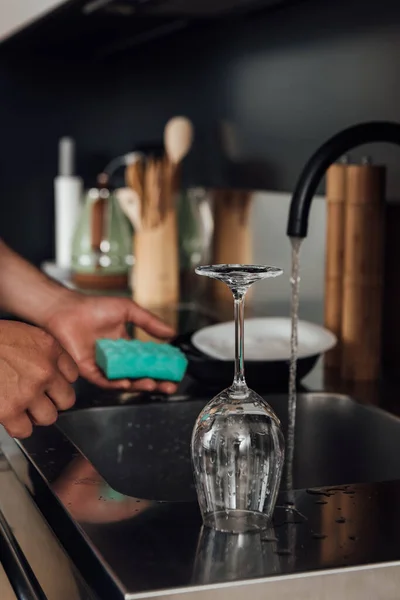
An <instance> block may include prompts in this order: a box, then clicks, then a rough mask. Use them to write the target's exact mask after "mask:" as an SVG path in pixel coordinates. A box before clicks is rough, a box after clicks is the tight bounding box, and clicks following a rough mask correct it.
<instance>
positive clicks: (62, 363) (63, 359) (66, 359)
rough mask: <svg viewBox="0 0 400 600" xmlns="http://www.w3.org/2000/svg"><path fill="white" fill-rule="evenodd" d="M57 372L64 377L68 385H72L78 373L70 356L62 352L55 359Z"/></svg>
mask: <svg viewBox="0 0 400 600" xmlns="http://www.w3.org/2000/svg"><path fill="white" fill-rule="evenodd" d="M57 366H58V369H59V371H60V372H61V373H62V374H63V375H64V377H65V379H66V380H67V381H69V383H74V382H75V381H76V380H77V379H78V375H79V371H78V367H77V365H76V363H75V361H74V360H73V359H72V358H71V356H70V355H69V354H68V353H67V352H65V351H63V352H62V353H61V354H60V356H59V357H58V359H57Z"/></svg>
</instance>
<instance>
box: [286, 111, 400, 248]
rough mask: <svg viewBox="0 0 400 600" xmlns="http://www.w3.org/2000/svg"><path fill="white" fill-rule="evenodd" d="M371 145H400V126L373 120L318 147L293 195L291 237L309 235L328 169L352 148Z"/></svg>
mask: <svg viewBox="0 0 400 600" xmlns="http://www.w3.org/2000/svg"><path fill="white" fill-rule="evenodd" d="M371 142H390V143H393V144H396V145H397V146H400V124H399V123H391V122H390V121H373V122H370V123H361V124H359V125H354V126H353V127H349V128H348V129H344V130H343V131H340V132H339V133H337V134H336V135H334V136H333V137H331V138H330V139H329V140H328V141H327V142H325V143H324V144H323V145H322V146H320V148H318V150H317V151H316V152H315V153H314V154H313V155H312V157H311V158H310V160H309V161H308V162H307V164H306V166H305V167H304V169H303V171H302V173H301V175H300V178H299V180H298V182H297V185H296V188H295V190H294V193H293V197H292V202H291V205H290V211H289V219H288V225H287V235H288V236H289V237H299V238H305V237H306V236H307V230H308V217H309V214H310V208H311V202H312V199H313V197H314V195H315V192H316V190H317V187H318V185H319V183H320V181H321V179H322V177H323V176H324V174H325V172H326V170H327V169H328V167H330V165H331V164H332V163H333V162H334V161H336V160H338V159H339V158H340V157H341V156H342V155H343V154H345V153H346V152H348V151H349V150H351V149H352V148H356V147H357V146H361V145H362V144H369V143H371Z"/></svg>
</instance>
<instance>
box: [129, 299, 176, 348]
mask: <svg viewBox="0 0 400 600" xmlns="http://www.w3.org/2000/svg"><path fill="white" fill-rule="evenodd" d="M127 302H128V303H129V304H128V318H129V320H130V321H132V323H134V324H135V325H137V326H138V327H140V328H141V329H143V330H144V331H146V332H147V333H149V334H150V335H153V336H154V337H158V338H163V339H168V338H171V337H173V336H174V335H175V331H174V330H173V329H172V328H171V327H170V326H169V325H166V323H163V322H162V321H161V320H160V319H159V318H158V317H156V316H155V315H153V314H152V313H151V312H149V311H148V310H145V309H144V308H142V307H141V306H139V305H138V304H136V303H135V302H132V301H131V300H127Z"/></svg>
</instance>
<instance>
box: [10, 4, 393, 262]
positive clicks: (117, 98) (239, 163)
mask: <svg viewBox="0 0 400 600" xmlns="http://www.w3.org/2000/svg"><path fill="white" fill-rule="evenodd" d="M101 43H102V40H101V39H99V44H101ZM17 54H18V53H16V51H15V48H13V47H12V46H11V47H9V48H8V49H7V47H5V48H4V50H3V52H1V51H0V89H1V105H0V123H1V132H2V155H1V159H0V192H1V195H2V202H1V203H0V223H1V230H0V232H1V235H2V236H4V238H5V239H6V240H7V241H8V242H9V243H10V244H11V245H12V246H13V247H15V248H16V249H17V250H19V251H20V252H22V253H23V254H24V255H25V256H26V257H28V258H29V259H30V260H32V261H34V262H35V263H37V264H38V263H39V262H40V261H42V260H43V259H46V258H51V257H52V256H53V247H54V244H53V178H54V176H55V174H56V169H57V142H58V139H59V137H60V136H62V135H72V136H73V137H75V138H76V140H77V144H78V170H79V172H80V173H81V174H82V175H83V176H84V177H85V182H86V183H87V184H88V185H90V184H91V183H92V182H93V179H94V176H95V174H96V172H97V171H99V170H100V169H101V168H103V167H104V164H105V162H106V161H107V160H108V159H109V158H111V157H113V156H115V155H117V154H119V153H123V152H127V151H129V150H131V149H132V148H133V147H134V146H135V144H137V143H138V142H140V141H148V140H152V141H153V140H160V139H161V137H162V131H163V126H164V124H165V122H166V121H167V119H168V118H169V117H170V116H172V115H174V114H186V115H187V116H189V117H190V118H192V119H193V121H194V123H195V127H196V144H195V148H194V151H193V153H192V154H191V156H190V157H189V159H188V160H187V163H186V165H185V180H186V182H187V183H191V184H203V185H221V184H223V183H225V184H230V185H237V186H244V187H251V188H264V189H276V190H291V189H292V188H293V186H294V183H295V181H296V178H297V176H298V173H299V170H300V169H301V167H302V165H303V164H304V162H305V160H306V159H307V158H308V156H309V155H310V153H311V152H312V151H313V150H314V149H315V148H316V146H317V145H319V144H320V143H321V142H322V141H324V139H325V138H326V137H328V136H330V135H331V134H333V133H335V132H336V131H338V130H340V129H341V128H343V127H346V126H348V125H351V124H354V123H356V122H360V121H364V120H372V119H389V120H398V121H399V120H400V78H399V73H400V5H399V3H398V2H395V1H391V0H381V2H379V3H375V4H374V5H372V4H371V5H370V4H369V3H367V2H365V0H363V1H361V0H347V1H344V0H337V1H336V2H330V1H328V0H319V1H318V0H306V1H304V2H301V3H298V4H297V3H295V4H294V5H293V6H287V7H284V8H282V9H280V10H276V11H273V12H269V13H265V15H263V14H262V13H260V14H257V15H254V16H251V17H250V16H249V17H243V18H241V19H240V20H238V19H232V20H227V21H221V22H217V23H214V24H213V25H207V26H205V25H203V26H198V27H196V28H190V29H188V30H185V31H181V32H179V33H176V34H175V35H173V36H169V37H168V38H165V39H163V40H159V41H156V42H153V43H152V44H147V45H141V46H136V47H134V48H132V49H131V50H129V52H125V53H123V54H118V55H116V56H115V57H114V58H113V59H108V60H107V61H103V62H91V61H89V60H87V57H85V56H82V57H81V59H80V60H79V61H76V62H74V61H70V62H69V63H65V62H61V61H60V60H59V59H58V60H55V59H52V56H51V48H50V49H49V52H48V56H47V58H43V56H41V57H37V56H36V57H35V56H34V55H33V54H30V53H29V52H28V51H27V50H26V49H25V50H24V52H23V54H22V55H17ZM222 121H225V122H229V123H231V124H233V125H234V127H235V131H236V134H237V156H238V158H237V159H236V160H235V161H234V162H233V163H229V161H227V160H225V159H224V158H223V153H222V151H221V147H220V140H219V124H220V123H221V122H222ZM367 151H368V152H369V153H370V154H371V155H372V156H373V157H374V159H375V160H377V161H381V160H382V161H385V162H386V163H387V164H388V165H389V187H388V189H389V196H390V197H391V198H396V197H400V169H398V168H397V165H398V164H399V154H398V151H397V150H395V149H393V148H389V147H383V146H378V145H376V146H374V147H373V149H361V150H360V151H358V152H357V153H353V157H354V158H356V157H359V156H360V155H361V153H364V154H365V152H367ZM282 235H284V232H283V231H282Z"/></svg>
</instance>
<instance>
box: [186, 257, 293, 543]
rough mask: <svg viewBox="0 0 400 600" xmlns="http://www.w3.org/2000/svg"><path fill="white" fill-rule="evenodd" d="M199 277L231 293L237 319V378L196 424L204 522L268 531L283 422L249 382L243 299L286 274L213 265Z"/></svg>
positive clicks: (195, 458) (198, 487) (264, 268)
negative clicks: (265, 282) (253, 288)
mask: <svg viewBox="0 0 400 600" xmlns="http://www.w3.org/2000/svg"><path fill="white" fill-rule="evenodd" d="M196 273H197V274H198V275H205V276H207V277H211V278H213V279H218V280H220V281H222V282H224V283H225V284H226V285H228V286H229V287H230V289H231V290H232V294H233V298H234V311H235V312H234V314H235V375H234V379H233V383H232V385H231V386H230V387H229V388H227V389H226V390H223V391H222V392H220V393H219V394H218V395H217V396H215V397H214V398H213V399H212V400H211V402H209V403H208V404H207V406H205V408H204V409H203V410H202V412H201V413H200V415H199V416H198V418H197V421H196V424H195V427H194V430H193V434H192V448H191V450H192V461H193V469H194V477H195V483H196V490H197V497H198V501H199V505H200V510H201V513H202V517H203V522H204V524H205V525H206V526H208V527H212V528H214V529H216V530H218V531H225V532H230V533H244V532H248V531H260V530H262V529H266V528H267V527H268V526H269V524H270V519H271V516H272V513H273V510H274V507H275V502H276V497H277V494H278V489H279V483H280V478H281V474H282V467H283V461H284V440H283V435H282V431H281V427H280V423H279V420H278V418H277V416H276V415H275V413H274V411H273V410H272V408H271V407H270V406H269V404H268V403H267V402H266V401H265V400H264V399H263V398H262V397H261V396H259V395H258V394H256V392H254V391H253V390H251V389H249V387H248V386H247V384H246V380H245V377H244V354H243V346H244V298H245V295H246V292H247V290H248V289H249V287H250V286H251V285H252V284H253V283H255V282H256V281H259V280H261V279H266V278H268V277H277V276H278V275H281V274H282V270H281V269H278V268H276V267H267V266H261V265H209V266H203V267H198V268H197V269H196Z"/></svg>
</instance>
